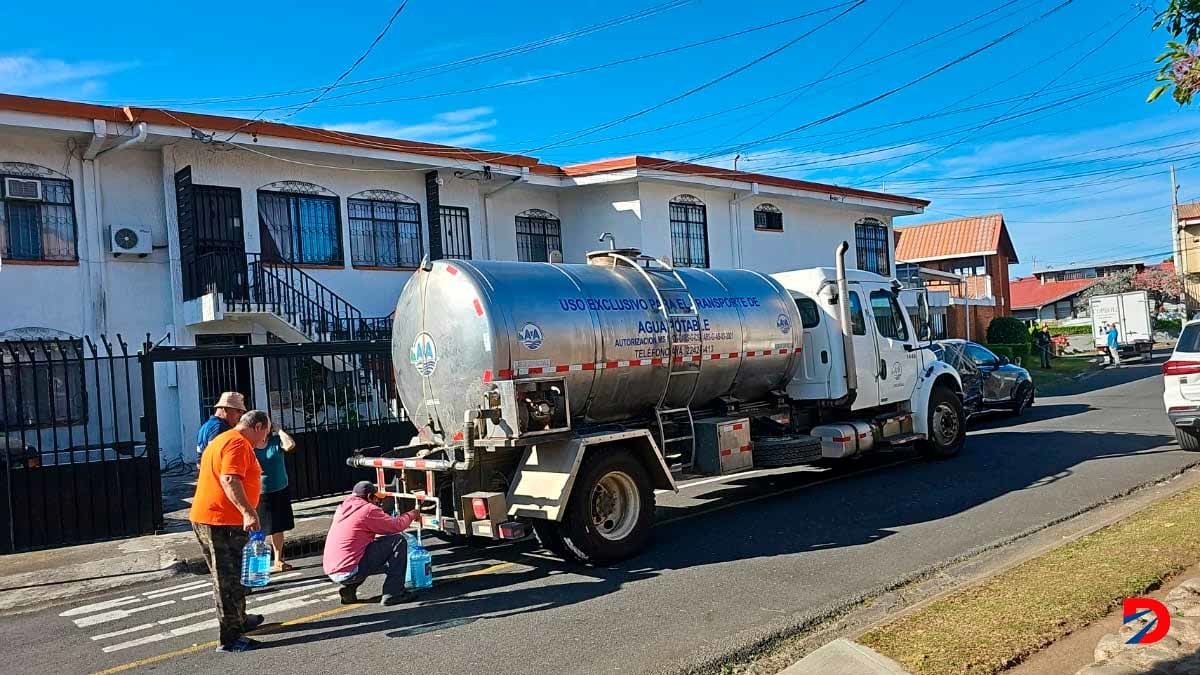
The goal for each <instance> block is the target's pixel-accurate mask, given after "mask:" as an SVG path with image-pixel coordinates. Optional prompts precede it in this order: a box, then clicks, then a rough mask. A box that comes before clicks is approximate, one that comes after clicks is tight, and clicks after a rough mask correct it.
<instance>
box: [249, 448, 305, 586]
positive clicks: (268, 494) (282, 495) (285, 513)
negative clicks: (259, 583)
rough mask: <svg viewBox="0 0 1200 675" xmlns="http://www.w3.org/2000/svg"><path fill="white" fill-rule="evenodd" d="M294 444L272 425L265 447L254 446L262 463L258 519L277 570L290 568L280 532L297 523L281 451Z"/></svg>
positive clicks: (287, 449)
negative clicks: (269, 545)
mask: <svg viewBox="0 0 1200 675" xmlns="http://www.w3.org/2000/svg"><path fill="white" fill-rule="evenodd" d="M295 448H296V441H294V440H293V439H292V437H291V436H289V435H288V433H287V432H286V431H284V430H283V429H280V428H279V427H278V426H275V427H272V430H271V435H270V436H269V437H268V438H267V446H266V447H265V448H261V449H259V448H255V449H254V454H255V456H256V457H258V464H259V466H261V467H262V497H261V498H259V500H258V521H259V523H260V524H261V526H262V532H263V534H265V535H267V537H269V538H270V541H271V550H272V551H273V552H274V557H275V561H274V564H273V565H272V566H271V571H272V572H275V573H276V574H278V573H280V572H290V571H291V570H292V566H291V565H289V564H288V563H287V561H286V560H285V556H284V553H283V533H284V532H287V531H288V530H291V529H293V528H295V527H296V519H295V515H294V514H293V513H292V495H291V491H290V490H288V474H287V465H286V464H284V461H283V454H284V453H285V452H291V451H292V450H294V449H295Z"/></svg>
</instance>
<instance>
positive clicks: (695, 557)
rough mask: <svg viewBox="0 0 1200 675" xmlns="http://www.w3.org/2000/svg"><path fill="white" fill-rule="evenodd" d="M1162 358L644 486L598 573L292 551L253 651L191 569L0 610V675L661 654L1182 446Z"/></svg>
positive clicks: (529, 552) (561, 664)
mask: <svg viewBox="0 0 1200 675" xmlns="http://www.w3.org/2000/svg"><path fill="white" fill-rule="evenodd" d="M1158 373H1159V366H1158V365H1157V363H1154V364H1144V365H1133V366H1128V367H1126V368H1123V369H1121V370H1116V371H1105V372H1102V373H1100V374H1097V375H1095V376H1093V377H1091V378H1089V379H1087V380H1085V381H1083V382H1081V383H1079V385H1078V386H1077V387H1075V391H1074V392H1072V393H1071V394H1069V395H1064V396H1059V397H1054V398H1044V399H1041V400H1039V401H1038V403H1037V405H1035V407H1034V408H1033V409H1031V410H1030V412H1029V413H1027V414H1026V416H1025V417H1023V418H1021V419H1020V420H1016V421H1013V420H1008V419H989V420H985V421H983V422H982V423H981V424H980V425H979V426H978V428H976V429H975V430H974V431H972V433H971V435H970V438H969V439H968V444H967V447H966V448H965V449H964V451H963V452H962V453H961V454H960V455H959V456H958V457H956V458H954V459H951V460H947V461H942V462H927V461H923V460H920V459H915V458H913V457H911V456H909V455H885V456H880V457H878V458H876V459H872V460H870V461H862V462H858V463H853V464H849V465H843V466H841V467H840V468H834V469H830V468H808V469H803V470H793V471H789V472H785V473H776V472H766V473H763V472H759V473H752V474H742V475H739V476H735V477H730V478H728V479H725V480H717V481H709V480H705V481H701V482H699V483H693V484H691V485H690V486H688V487H685V488H684V489H683V490H682V492H681V493H680V495H678V496H676V495H668V494H664V495H660V500H659V501H660V509H659V525H658V527H657V529H656V541H655V542H654V544H653V546H652V547H651V549H650V550H649V551H648V552H646V553H645V554H643V555H641V556H639V557H638V558H636V559H633V560H630V561H627V562H625V563H623V564H620V565H617V566H614V567H611V568H604V569H583V568H579V567H573V566H569V565H566V564H563V563H561V562H558V561H557V560H555V559H553V558H550V557H548V556H546V555H544V554H543V553H541V552H540V551H538V550H536V548H535V547H534V546H532V545H531V544H528V543H520V544H513V545H507V546H498V547H490V548H483V549H476V548H466V547H447V546H444V545H436V546H435V549H436V551H435V559H434V560H435V576H436V578H437V580H438V584H437V586H435V588H434V589H433V590H431V591H429V592H427V593H425V594H424V595H422V596H421V597H420V598H419V599H418V600H417V601H416V602H415V603H413V604H411V605H408V606H402V607H397V608H387V609H383V608H380V607H378V606H376V605H369V606H358V607H353V608H343V607H341V606H340V605H338V604H337V600H336V589H335V588H334V587H333V586H332V585H331V584H329V583H328V582H327V580H324V579H323V578H322V577H320V570H319V560H316V559H306V560H301V561H297V562H299V563H300V565H301V569H300V570H299V572H300V574H298V575H297V576H294V577H291V578H287V579H281V580H278V581H277V582H276V583H273V585H272V586H271V587H270V588H268V589H266V591H265V592H264V593H260V594H257V595H256V596H254V598H252V600H251V603H250V605H251V611H255V610H256V608H257V611H261V612H263V613H265V614H267V618H268V621H269V622H275V625H274V626H272V627H271V628H270V630H271V631H273V632H271V633H270V634H267V635H265V636H263V637H261V639H262V640H263V642H264V643H265V648H263V649H261V650H258V651H256V652H250V653H246V654H241V655H224V654H214V653H212V649H211V647H210V646H205V645H204V644H203V643H206V642H208V641H210V640H213V639H215V637H216V630H215V628H213V627H212V625H211V624H212V622H213V619H212V618H211V617H212V614H211V610H210V607H211V597H210V596H209V595H208V594H207V586H206V585H205V577H195V578H187V577H184V578H178V579H173V580H171V581H170V582H160V583H157V584H152V585H147V586H143V587H132V588H130V589H127V590H126V591H124V592H122V593H118V594H113V595H108V596H102V597H98V598H87V599H85V600H80V601H79V602H77V603H74V604H71V605H66V606H62V607H55V608H51V609H47V610H44V611H41V612H37V613H32V614H25V615H20V616H15V617H0V638H2V639H3V644H4V657H5V658H4V659H3V662H0V672H14V673H16V672H46V668H47V667H49V668H50V669H51V671H52V672H81V673H86V672H95V671H101V670H104V669H106V668H112V667H120V666H123V665H127V664H138V665H139V667H143V668H150V669H155V670H161V671H166V672H189V673H224V672H228V671H230V670H231V669H234V668H236V669H237V670H238V671H241V672H247V671H251V670H257V671H259V672H274V673H280V672H282V673H305V672H355V671H360V672H368V671H388V672H401V673H416V672H420V673H547V672H553V673H558V672H570V673H602V672H633V673H640V672H647V671H656V670H670V669H672V668H675V667H677V666H679V665H682V664H687V663H694V662H697V661H701V660H704V659H706V658H709V657H712V656H715V655H719V654H720V653H722V652H723V651H724V650H727V649H729V648H731V647H732V646H735V645H741V644H745V643H747V642H749V641H751V640H753V639H755V637H756V636H760V635H765V634H768V633H770V632H771V631H773V630H775V629H777V628H779V627H781V626H784V625H786V624H787V623H789V622H791V621H794V620H795V619H796V617H800V616H804V615H808V614H812V613H813V612H814V611H816V610H818V609H819V608H821V607H824V606H829V605H832V604H836V603H838V602H841V601H845V600H846V599H848V598H853V597H855V596H856V595H859V594H861V593H863V592H866V591H868V590H870V589H874V588H877V587H879V586H880V585H882V584H885V583H887V582H889V581H890V580H893V579H897V578H900V577H903V576H905V575H907V574H910V573H912V572H914V571H916V570H920V569H922V568H925V567H928V566H930V565H934V564H937V563H939V562H941V561H944V560H947V559H950V558H954V557H957V556H961V555H963V554H964V553H966V552H968V551H971V550H973V549H977V548H979V547H984V546H987V545H989V544H991V543H993V542H995V541H997V540H1001V539H1005V538H1008V537H1012V536H1014V535H1017V534H1019V533H1021V532H1024V531H1027V530H1029V529H1031V528H1035V527H1039V526H1042V525H1044V524H1046V523H1048V522H1050V521H1053V520H1056V519H1059V518H1062V517H1064V516H1067V515H1069V514H1072V513H1075V512H1077V511H1079V510H1081V509H1085V508H1088V507H1090V506H1092V505H1094V504H1096V503H1098V502H1101V501H1104V500H1106V499H1108V498H1110V497H1112V496H1114V495H1118V494H1121V493H1123V492H1125V491H1127V490H1129V489H1131V488H1133V487H1135V486H1137V485H1140V484H1143V483H1146V482H1148V481H1151V480H1153V479H1155V478H1157V477H1160V476H1165V475H1168V474H1171V473H1173V472H1176V471H1178V470H1180V469H1182V468H1184V467H1186V466H1188V465H1190V464H1192V463H1196V462H1200V454H1196V453H1185V452H1182V451H1180V450H1179V449H1178V448H1177V447H1176V446H1175V444H1174V438H1173V437H1172V435H1171V432H1170V428H1169V426H1168V425H1167V422H1166V418H1165V415H1164V414H1163V411H1162V403H1161V386H1162V384H1161V378H1160V377H1159V376H1158ZM377 588H378V586H377V582H376V585H375V586H372V585H371V584H368V585H367V586H366V587H364V590H365V591H367V593H370V592H373V591H377ZM365 594H366V593H364V595H365ZM99 603H108V604H107V605H102V604H99ZM198 643H199V646H196V647H193V645H197V644H198Z"/></svg>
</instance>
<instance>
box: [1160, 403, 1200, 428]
mask: <svg viewBox="0 0 1200 675" xmlns="http://www.w3.org/2000/svg"><path fill="white" fill-rule="evenodd" d="M1167 419H1169V420H1171V426H1173V427H1192V428H1195V427H1200V406H1196V407H1194V408H1188V409H1177V410H1168V411H1167Z"/></svg>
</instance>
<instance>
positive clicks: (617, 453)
mask: <svg viewBox="0 0 1200 675" xmlns="http://www.w3.org/2000/svg"><path fill="white" fill-rule="evenodd" d="M653 525H654V489H653V488H652V487H651V485H650V476H649V475H648V474H647V473H646V469H645V467H643V466H642V463H641V462H639V461H638V459H637V457H635V456H634V455H633V453H632V452H630V451H629V450H627V449H618V448H596V449H593V450H591V451H590V452H589V456H588V457H587V458H586V459H585V460H584V462H583V466H582V467H581V468H580V471H579V476H578V477H577V478H576V479H575V487H574V488H573V489H572V490H571V499H570V501H569V502H567V510H566V513H565V514H564V515H563V519H562V523H561V524H560V527H559V532H558V533H559V535H560V536H561V537H562V545H563V548H565V549H566V551H567V552H568V553H569V554H570V555H571V557H573V558H575V559H576V560H579V561H580V562H583V563H589V564H596V565H603V564H606V563H610V562H615V561H617V560H622V559H625V558H628V557H630V556H633V555H636V554H637V553H638V552H639V551H641V550H642V548H644V547H645V545H646V542H647V541H649V539H650V531H651V528H652V527H653Z"/></svg>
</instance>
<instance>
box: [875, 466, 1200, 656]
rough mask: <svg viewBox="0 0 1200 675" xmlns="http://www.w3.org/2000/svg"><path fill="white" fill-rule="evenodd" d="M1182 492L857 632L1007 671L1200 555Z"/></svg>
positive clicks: (1197, 496) (884, 644) (901, 652)
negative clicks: (1117, 521) (875, 625)
mask: <svg viewBox="0 0 1200 675" xmlns="http://www.w3.org/2000/svg"><path fill="white" fill-rule="evenodd" d="M1198 529H1200V488H1193V489H1191V490H1187V491H1185V492H1181V493H1179V494H1177V495H1174V496H1172V497H1170V498H1168V499H1165V500H1163V501H1161V502H1158V503H1155V504H1153V505H1151V506H1149V507H1147V508H1146V509H1144V510H1142V511H1139V512H1137V513H1135V514H1133V515H1131V516H1129V517H1128V518H1126V519H1124V520H1122V521H1121V522H1119V523H1116V524H1113V525H1110V526H1108V527H1105V528H1103V529H1100V530H1097V531H1096V532H1094V533H1092V534H1089V535H1087V536H1085V537H1082V538H1080V539H1077V540H1075V541H1073V542H1071V543H1069V544H1065V545H1063V546H1060V547H1058V548H1056V549H1054V550H1053V551H1050V552H1048V553H1046V554H1044V555H1041V556H1039V557H1036V558H1033V559H1031V560H1028V561H1026V562H1023V563H1021V564H1020V565H1017V566H1016V567H1013V568H1012V569H1010V570H1008V571H1006V572H1003V573H1001V574H999V575H997V576H994V577H991V578H989V579H988V580H986V581H984V582H982V583H980V584H977V585H975V586H971V587H968V588H964V589H962V590H960V591H957V592H955V593H952V594H950V595H948V596H946V597H944V598H941V599H940V600H936V601H934V602H932V603H930V604H928V605H926V606H925V607H923V608H921V609H920V610H918V611H916V612H914V613H911V614H907V615H904V616H902V617H899V618H897V619H896V620H894V621H891V622H888V623H886V624H883V625H881V626H878V627H876V628H874V629H872V630H871V631H870V632H868V633H866V634H865V635H863V636H861V637H859V638H858V641H859V642H860V643H862V644H864V645H867V646H869V647H871V648H872V649H875V650H876V651H878V652H880V653H882V654H886V655H887V656H890V657H891V658H893V659H895V660H896V661H898V662H900V663H901V664H903V665H904V667H905V668H906V669H908V670H909V671H911V672H913V673H917V674H918V675H960V674H964V673H969V674H970V675H978V674H980V673H998V672H1000V671H1002V670H1004V669H1005V668H1008V667H1011V666H1013V665H1015V664H1017V663H1020V662H1021V661H1022V660H1024V659H1025V658H1027V657H1029V656H1030V655H1031V654H1033V653H1035V652H1037V651H1038V650H1039V649H1042V648H1043V647H1045V646H1047V645H1049V644H1050V643H1052V642H1054V641H1055V640H1058V639H1060V638H1062V637H1063V636H1066V635H1068V634H1070V633H1071V632H1073V631H1076V630H1079V629H1080V628H1083V627H1084V626H1087V625H1088V624H1090V623H1093V622H1095V621H1097V620H1099V619H1101V618H1103V617H1104V616H1106V615H1107V614H1108V613H1109V612H1110V611H1111V610H1112V609H1113V608H1114V607H1116V606H1118V605H1119V604H1120V602H1121V600H1122V598H1126V597H1129V596H1132V595H1139V594H1142V593H1145V592H1146V591H1149V590H1152V589H1154V588H1156V587H1158V586H1159V585H1160V584H1161V583H1162V582H1163V580H1165V579H1167V578H1169V577H1170V576H1172V575H1174V574H1177V573H1178V572H1180V571H1182V570H1184V569H1187V568H1188V567H1190V566H1191V565H1193V564H1195V563H1196V562H1197V561H1200V537H1196V536H1195V533H1196V532H1197V530H1198Z"/></svg>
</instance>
